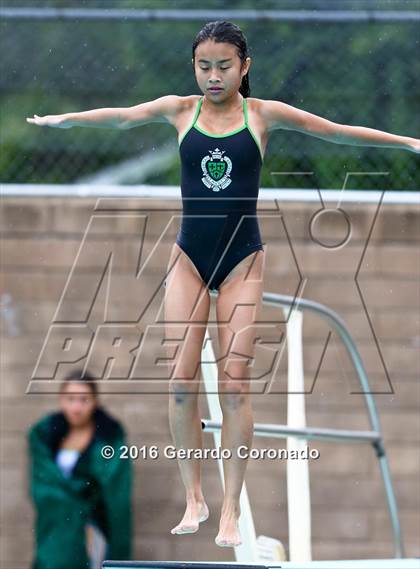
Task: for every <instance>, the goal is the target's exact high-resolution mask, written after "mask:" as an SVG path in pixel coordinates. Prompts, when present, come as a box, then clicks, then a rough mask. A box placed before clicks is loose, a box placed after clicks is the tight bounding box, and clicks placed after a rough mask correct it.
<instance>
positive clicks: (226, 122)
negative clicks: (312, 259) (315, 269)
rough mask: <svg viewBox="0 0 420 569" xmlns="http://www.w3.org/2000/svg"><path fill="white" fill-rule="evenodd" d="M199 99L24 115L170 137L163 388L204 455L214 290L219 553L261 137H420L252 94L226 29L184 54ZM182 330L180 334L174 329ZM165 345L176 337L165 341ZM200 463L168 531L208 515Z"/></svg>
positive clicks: (409, 143)
mask: <svg viewBox="0 0 420 569" xmlns="http://www.w3.org/2000/svg"><path fill="white" fill-rule="evenodd" d="M192 66H193V70H194V73H195V78H196V81H197V85H198V87H199V90H200V92H201V95H188V96H177V95H167V96H163V97H159V98H158V99H155V100H152V101H147V102H143V103H140V104H137V105H134V106H131V107H122V108H99V109H94V110H88V111H83V112H71V113H66V114H62V115H47V116H37V115H34V117H33V118H28V119H27V120H28V122H30V123H33V124H36V125H40V126H51V127H57V128H70V127H73V126H87V127H104V128H107V127H108V128H118V129H129V128H133V127H136V126H140V125H144V124H148V123H152V122H161V123H169V124H170V125H172V126H173V127H174V128H175V129H176V131H177V133H178V142H179V152H180V158H181V193H182V201H183V218H182V223H181V227H180V229H179V232H178V235H177V239H176V242H175V243H174V244H173V247H172V251H171V255H170V259H169V264H168V274H167V278H166V281H165V338H166V339H169V340H171V339H172V340H176V339H178V340H179V338H180V337H182V338H183V340H182V344H183V345H182V349H179V350H177V352H176V353H177V355H176V356H175V365H174V371H173V376H172V377H171V379H170V382H169V422H170V428H171V434H172V437H173V440H174V444H175V446H176V447H177V448H188V449H190V448H191V449H200V448H202V428H201V421H200V413H199V409H198V393H199V383H200V363H201V350H202V345H203V339H204V334H205V331H206V326H207V322H208V317H209V309H210V295H209V291H210V290H217V291H218V296H217V301H216V302H217V305H216V313H217V322H218V324H222V323H223V324H226V323H227V325H220V326H219V328H218V340H219V348H220V353H221V354H223V355H224V357H223V358H219V359H218V381H219V386H218V388H219V389H218V393H219V401H220V405H221V408H222V412H223V427H222V448H228V449H230V450H231V451H232V455H231V458H228V459H224V462H223V466H224V481H225V492H224V500H223V505H222V511H221V516H220V522H219V531H218V534H217V536H216V538H215V542H216V544H217V545H219V546H221V547H234V546H237V545H239V544H240V543H241V536H240V531H239V527H238V518H239V515H240V505H239V504H240V501H239V498H240V493H241V489H242V486H243V481H244V476H245V470H246V465H247V461H246V459H245V458H239V457H237V456H236V455H235V449H237V448H238V447H239V446H240V445H246V446H247V447H248V448H251V447H252V440H253V415H252V408H251V399H250V390H249V363H248V362H249V360H250V359H251V360H252V359H253V358H254V346H255V326H254V325H253V324H254V323H255V322H256V321H257V320H258V315H259V312H260V308H261V300H262V293H263V289H264V286H263V273H264V264H265V250H264V243H263V242H262V241H261V235H260V231H259V226H258V219H257V215H256V205H257V199H258V191H259V177H260V171H261V167H262V165H263V160H264V153H265V149H266V146H267V142H268V137H269V134H270V133H271V132H272V131H274V130H276V129H287V130H295V131H299V132H301V133H303V134H307V135H310V136H314V137H317V138H321V139H323V140H325V141H327V142H331V143H335V144H349V145H360V146H376V147H387V148H395V149H406V150H409V151H412V152H415V153H419V152H420V140H418V139H415V138H410V137H406V136H399V135H396V134H391V133H388V132H383V131H380V130H375V129H372V128H366V127H361V126H351V125H345V124H338V123H335V122H332V121H330V120H328V119H326V118H322V117H320V116H317V115H314V114H312V113H309V112H306V111H303V110H301V109H298V108H296V107H293V106H291V105H288V104H286V103H284V102H282V101H278V100H267V99H259V98H253V97H250V86H249V69H250V66H251V58H250V57H249V54H248V46H247V41H246V38H245V36H244V34H243V32H242V31H241V29H240V28H239V27H238V26H236V25H235V24H233V23H230V22H227V21H215V22H209V23H207V24H206V25H205V26H204V27H203V28H202V30H201V31H200V32H199V33H198V34H197V36H196V38H195V39H194V42H193V46H192ZM180 323H181V324H182V325H183V326H184V327H185V330H184V331H183V332H182V331H180ZM171 344H172V345H173V341H172V342H171ZM200 465H201V462H200V460H199V459H191V460H179V468H180V473H181V478H182V481H183V484H184V486H185V492H186V509H185V513H184V515H183V517H182V519H181V520H180V522H179V523H178V524H177V525H176V526H175V527H174V528H173V529H172V530H171V531H172V533H174V534H183V533H193V532H195V531H197V529H198V527H199V524H200V523H201V522H203V521H205V520H206V519H207V518H208V516H209V510H208V507H207V504H206V501H205V498H204V496H203V492H202V489H201V479H200Z"/></svg>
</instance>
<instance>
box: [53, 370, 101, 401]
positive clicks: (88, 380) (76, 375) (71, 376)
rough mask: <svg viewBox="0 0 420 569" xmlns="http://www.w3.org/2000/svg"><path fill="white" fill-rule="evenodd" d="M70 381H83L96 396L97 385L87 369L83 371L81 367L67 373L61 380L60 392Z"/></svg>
mask: <svg viewBox="0 0 420 569" xmlns="http://www.w3.org/2000/svg"><path fill="white" fill-rule="evenodd" d="M71 382H75V383H83V384H85V385H87V386H88V387H89V389H90V390H91V392H92V394H93V395H94V396H95V397H97V395H98V386H97V385H96V380H95V378H94V377H93V376H92V375H91V374H90V373H89V372H88V371H85V372H84V373H83V369H75V370H73V371H71V372H70V373H68V374H67V375H66V376H65V378H64V379H63V381H62V382H61V385H60V393H62V392H63V391H64V390H65V388H66V386H67V385H68V384H69V383H71Z"/></svg>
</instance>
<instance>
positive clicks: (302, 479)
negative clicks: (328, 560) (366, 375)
mask: <svg viewBox="0 0 420 569" xmlns="http://www.w3.org/2000/svg"><path fill="white" fill-rule="evenodd" d="M284 312H285V314H286V317H287V309H286V310H284ZM302 320H303V315H302V312H301V311H300V310H292V312H291V313H290V317H289V321H288V323H287V355H288V389H287V392H288V395H287V424H288V426H289V427H297V428H305V427H306V417H305V393H304V391H305V386H304V375H303V354H302ZM307 444H308V443H307V441H306V440H305V439H298V438H295V437H288V439H287V450H288V461H287V504H288V519H289V556H290V561H293V562H300V563H305V562H307V561H311V560H312V554H311V502H310V490H309V462H308V460H307V459H304V458H297V459H293V458H291V452H292V451H297V453H298V456H299V455H300V453H301V452H303V451H305V450H306V447H307Z"/></svg>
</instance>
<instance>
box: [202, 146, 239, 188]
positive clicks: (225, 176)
mask: <svg viewBox="0 0 420 569" xmlns="http://www.w3.org/2000/svg"><path fill="white" fill-rule="evenodd" d="M224 153H225V151H224V150H219V149H218V148H216V149H215V150H209V154H208V155H207V156H204V158H203V159H202V161H201V169H202V170H203V177H202V178H201V181H202V182H203V184H204V185H205V186H207V188H210V189H211V190H213V192H220V190H224V189H225V188H226V187H227V186H228V185H229V184H230V183H231V182H232V180H231V179H230V177H229V176H230V173H231V171H232V160H231V159H230V158H229V156H223V154H224Z"/></svg>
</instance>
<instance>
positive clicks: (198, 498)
mask: <svg viewBox="0 0 420 569" xmlns="http://www.w3.org/2000/svg"><path fill="white" fill-rule="evenodd" d="M170 267H172V269H171V270H170V271H169V274H168V276H167V278H166V285H165V340H167V341H168V349H169V351H170V352H171V357H172V356H173V361H174V368H173V370H172V374H171V379H170V384H169V423H170V429H171V434H172V439H173V443H174V445H175V447H176V448H177V449H181V448H185V449H189V448H202V428H201V418H200V414H199V409H198V391H199V381H200V372H201V366H200V361H201V348H202V344H203V339H204V334H205V331H206V326H207V321H208V314H209V307H210V297H209V294H208V290H207V289H206V288H205V287H204V286H203V282H202V280H201V279H200V278H199V276H198V275H197V273H196V271H194V269H193V267H192V266H191V262H190V261H189V259H188V258H187V256H186V255H185V254H184V253H183V251H182V250H181V249H180V247H179V246H178V245H177V244H174V246H173V249H172V253H171V258H170V261H169V268H170ZM174 351H175V352H176V353H175V355H174ZM178 465H179V468H180V472H181V478H182V481H183V483H184V486H185V492H186V501H187V506H186V510H185V513H184V516H183V518H182V520H181V521H180V523H179V524H178V525H176V526H175V527H174V528H173V529H172V530H171V533H173V534H182V533H193V532H195V531H197V529H198V524H199V522H200V521H204V520H205V519H207V518H208V508H207V505H206V503H205V501H204V497H203V494H202V491H201V479H200V460H199V459H194V458H192V459H186V460H181V459H180V460H178Z"/></svg>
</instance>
